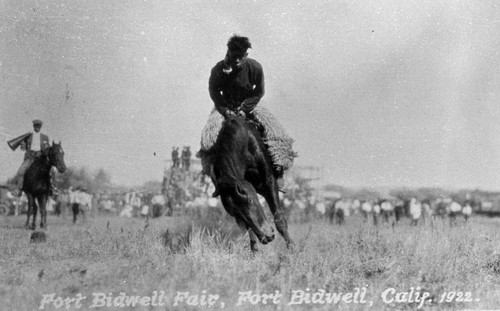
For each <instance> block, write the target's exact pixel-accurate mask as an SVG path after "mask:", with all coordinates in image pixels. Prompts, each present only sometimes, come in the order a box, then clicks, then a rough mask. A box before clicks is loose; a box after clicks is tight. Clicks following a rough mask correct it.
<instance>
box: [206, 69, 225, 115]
mask: <svg viewBox="0 0 500 311" xmlns="http://www.w3.org/2000/svg"><path fill="white" fill-rule="evenodd" d="M221 72H222V69H221V68H219V67H218V66H215V67H214V68H213V69H212V72H211V74H210V79H208V92H209V93H210V98H211V99H212V101H213V102H214V104H215V109H217V111H218V112H219V113H220V114H222V115H225V113H226V111H227V110H228V108H227V106H226V102H225V100H224V97H222V94H221V89H220V80H221V78H220V73H221Z"/></svg>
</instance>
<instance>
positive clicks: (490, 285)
mask: <svg viewBox="0 0 500 311" xmlns="http://www.w3.org/2000/svg"><path fill="white" fill-rule="evenodd" d="M48 223H49V230H48V231H47V242H45V243H39V244H33V243H30V238H29V237H30V232H28V231H25V230H24V229H22V225H23V224H24V218H23V217H7V218H3V219H1V225H0V247H1V252H0V267H1V270H0V306H1V307H0V309H2V310H37V309H38V308H39V306H40V303H41V301H42V298H43V296H42V295H43V294H51V293H55V294H56V297H57V296H61V297H62V298H66V297H76V295H78V293H81V294H82V295H83V296H86V297H87V299H86V300H84V301H82V307H81V309H80V310H86V309H88V308H89V307H90V306H91V305H92V294H93V293H104V294H105V295H108V296H111V295H112V296H113V297H114V298H116V297H118V296H119V295H120V292H124V293H125V294H126V295H140V296H151V295H152V294H153V292H154V291H157V292H159V291H164V292H165V299H164V303H165V306H163V307H159V306H155V307H153V306H149V307H143V309H144V310H204V309H208V308H205V307H194V306H193V307H192V306H187V305H185V304H182V305H180V306H176V307H174V299H175V296H176V294H177V292H183V291H189V292H190V293H192V294H199V295H201V294H207V295H208V294H217V295H220V298H219V300H218V301H217V304H216V305H214V307H212V308H210V310H214V309H219V308H220V307H221V304H220V303H221V302H224V306H225V309H227V310H332V309H343V310H380V309H393V310H400V309H408V310H413V309H415V308H416V307H417V305H418V304H417V303H393V304H388V303H385V302H384V301H382V299H381V297H380V294H381V293H382V292H383V291H384V290H385V289H387V288H391V287H392V288H395V289H398V290H401V291H406V290H409V289H410V288H411V287H414V288H416V287H420V290H421V291H422V292H424V291H426V292H429V293H430V294H431V295H432V296H431V297H433V298H434V301H436V300H438V299H439V298H440V296H441V294H442V293H443V292H445V291H463V292H471V294H472V297H473V298H474V301H473V302H470V303H461V302H456V301H455V302H452V303H442V304H438V303H435V302H433V303H429V304H426V305H425V306H424V308H422V309H424V310H428V309H438V310H439V309H466V308H470V309H475V308H482V309H494V308H495V307H496V308H499V307H500V292H499V289H500V255H499V254H500V245H499V242H498V241H500V230H498V228H499V227H500V222H499V221H498V220H495V219H485V218H472V219H471V220H470V222H469V223H468V224H460V225H459V226H457V227H453V228H450V227H449V226H448V225H447V224H443V223H440V222H437V223H435V224H434V225H433V226H431V225H429V224H427V225H426V226H419V227H410V226H409V225H408V224H407V223H406V222H403V223H402V224H400V225H399V226H396V227H395V228H392V227H391V226H389V225H380V226H379V227H378V228H377V227H374V226H372V225H363V223H362V221H361V220H360V219H358V218H355V217H354V218H349V219H348V220H347V224H346V225H345V226H343V227H339V226H333V225H330V224H328V223H327V222H324V221H321V220H316V221H314V222H311V223H303V224H291V225H290V227H291V228H290V229H291V230H290V231H291V233H292V236H293V237H294V239H295V241H296V247H295V249H294V250H292V251H289V250H287V249H286V247H285V245H284V241H283V239H282V238H281V237H278V239H277V240H276V241H274V242H272V243H271V244H270V245H267V246H261V250H262V252H261V253H260V254H257V255H252V254H250V252H249V245H248V244H249V243H248V239H247V237H245V236H242V235H241V234H236V233H235V232H237V228H236V227H235V226H234V225H233V224H232V221H231V219H229V218H228V217H227V216H226V215H225V214H224V213H222V212H220V211H217V212H209V213H205V212H194V213H191V214H190V218H188V217H177V218H162V219H155V220H149V221H145V220H144V219H125V218H117V217H114V218H111V217H107V218H100V219H88V221H87V222H86V223H80V224H77V225H76V226H74V225H72V224H71V223H70V221H69V220H64V219H60V218H56V217H49V220H48ZM356 287H357V288H365V289H366V300H368V301H371V302H372V303H373V305H372V306H371V307H370V305H369V304H368V303H366V304H363V303H358V304H355V303H350V304H347V303H342V302H340V303H339V304H338V305H334V306H332V305H320V304H302V305H297V306H290V305H287V303H288V301H289V298H290V297H291V293H292V291H293V290H303V291H306V292H307V289H309V292H311V293H314V292H316V291H317V290H320V289H324V290H325V291H327V292H343V293H346V292H353V291H354V289H355V288H356ZM203 291H206V292H203ZM243 291H252V292H253V293H261V294H273V293H275V291H279V292H280V293H281V294H282V295H283V296H282V298H281V300H280V303H278V304H274V303H268V304H262V303H259V304H257V305H251V304H249V303H246V304H244V305H242V306H236V304H237V302H238V297H239V292H243ZM475 299H479V301H476V300H475ZM45 309H46V310H47V309H48V310H58V309H56V308H55V307H54V305H47V306H46V307H45ZM95 309H101V310H127V308H122V307H102V308H95ZM130 309H131V310H132V308H130ZM135 309H141V308H138V307H136V308H135ZM135 309H134V310H135ZM59 310H65V307H64V306H62V307H61V308H59ZM71 310H75V307H74V304H73V305H72V308H71ZM91 310H92V309H91Z"/></svg>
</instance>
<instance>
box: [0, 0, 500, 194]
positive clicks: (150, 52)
mask: <svg viewBox="0 0 500 311" xmlns="http://www.w3.org/2000/svg"><path fill="white" fill-rule="evenodd" d="M234 33H237V34H240V35H244V36H248V37H249V38H250V41H251V42H252V46H253V48H252V49H251V50H250V51H249V57H251V58H254V59H256V60H257V61H259V62H260V63H261V64H262V66H263V68H264V74H265V80H266V94H265V96H264V98H263V99H262V101H261V103H260V105H264V106H266V107H267V108H268V109H269V110H271V111H272V112H273V113H274V114H275V115H276V117H277V118H278V119H279V120H280V121H281V122H282V124H283V126H284V127H285V128H286V129H287V130H288V132H289V134H290V135H291V136H292V137H293V138H294V139H295V144H294V149H295V150H296V151H297V152H298V154H299V157H298V158H297V159H296V161H295V165H296V167H303V166H317V167H318V168H319V175H320V177H321V178H322V180H323V181H324V182H325V183H333V184H339V185H343V186H347V187H352V186H367V187H372V186H373V187H379V186H397V187H452V188H474V189H476V188H479V189H483V190H500V122H499V121H500V103H499V98H500V96H499V95H500V94H499V93H500V3H499V2H498V1H495V0H492V1H488V0H484V1H476V0H474V1H466V0H454V1H451V0H450V1H446V0H444V1H433V0H419V1H399V0H386V1H384V0H380V1H366V0H363V1H361V0H360V1H351V0H345V1H343V0H338V1H316V0H307V1H298V0H293V1H260V0H255V1H234V0H227V1H202V0H199V1H189V0H188V1H186V0H183V1H163V0H156V1H149V0H144V1H139V0H108V1H101V0H35V1H26V0H0V138H1V139H2V140H4V141H5V142H6V141H7V140H9V139H12V138H14V137H17V136H19V135H21V134H24V133H26V132H28V131H31V130H32V123H31V121H32V120H33V119H37V118H38V119H42V120H43V121H44V126H43V128H42V132H44V133H46V134H47V135H49V137H50V138H51V140H55V141H56V142H58V141H61V142H62V146H63V148H64V150H65V153H66V155H65V160H66V164H67V165H68V166H73V167H86V168H88V169H90V170H97V169H99V168H104V169H105V170H107V171H108V172H109V173H110V175H111V178H112V181H113V182H114V183H117V184H122V185H138V184H141V183H143V182H145V181H149V180H158V181H159V180H161V178H162V176H163V170H164V167H165V165H166V162H165V161H166V160H167V159H169V158H170V153H171V150H172V147H173V146H180V147H181V148H182V146H185V145H186V146H187V145H189V146H191V149H192V150H193V151H196V150H198V148H199V141H200V133H201V130H202V128H203V126H204V124H205V122H206V120H207V117H208V114H209V113H210V111H211V109H212V107H213V103H212V101H211V100H210V97H209V94H208V77H209V74H210V70H211V68H212V67H213V66H214V65H215V64H216V63H217V62H218V61H220V60H221V59H223V57H224V55H225V52H226V43H227V40H228V38H229V37H230V36H231V35H232V34H234ZM22 157H23V154H22V152H21V151H19V150H18V151H16V152H13V151H11V150H10V149H9V147H8V146H7V144H6V143H3V144H0V182H4V181H6V180H7V179H8V178H10V177H12V176H13V175H14V174H15V172H16V171H17V169H18V167H19V166H20V164H21V162H22Z"/></svg>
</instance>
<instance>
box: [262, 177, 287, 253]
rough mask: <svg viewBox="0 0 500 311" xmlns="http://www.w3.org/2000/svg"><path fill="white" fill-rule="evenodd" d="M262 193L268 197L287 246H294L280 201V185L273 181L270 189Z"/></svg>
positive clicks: (278, 228) (275, 220)
mask: <svg viewBox="0 0 500 311" xmlns="http://www.w3.org/2000/svg"><path fill="white" fill-rule="evenodd" d="M262 195H263V196H264V198H265V199H266V201H267V204H268V205H269V209H270V210H271V213H272V214H273V216H274V224H275V225H276V229H277V230H278V232H279V233H280V234H281V236H282V237H283V239H285V242H286V247H287V248H291V247H293V245H294V243H293V241H292V238H291V237H290V234H289V233H288V223H287V220H286V217H285V211H284V209H283V206H282V205H281V204H280V201H279V197H278V187H277V185H276V182H273V183H272V184H271V185H269V191H266V192H264V193H262Z"/></svg>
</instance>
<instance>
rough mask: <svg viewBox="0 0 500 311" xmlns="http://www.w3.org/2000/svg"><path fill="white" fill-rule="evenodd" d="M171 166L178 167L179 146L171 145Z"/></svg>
mask: <svg viewBox="0 0 500 311" xmlns="http://www.w3.org/2000/svg"><path fill="white" fill-rule="evenodd" d="M172 167H179V148H176V147H172Z"/></svg>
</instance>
